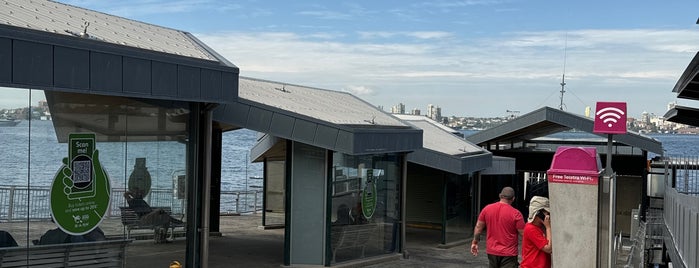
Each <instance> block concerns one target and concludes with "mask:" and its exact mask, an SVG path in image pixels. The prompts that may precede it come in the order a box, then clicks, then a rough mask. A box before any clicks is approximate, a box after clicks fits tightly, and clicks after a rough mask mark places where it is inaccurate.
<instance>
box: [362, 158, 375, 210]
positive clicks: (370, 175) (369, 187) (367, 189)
mask: <svg viewBox="0 0 699 268" xmlns="http://www.w3.org/2000/svg"><path fill="white" fill-rule="evenodd" d="M361 201H362V214H364V217H365V218H367V219H371V217H372V216H374V212H375V211H376V183H374V172H373V170H371V169H369V170H367V179H366V184H365V185H364V191H362V200H361Z"/></svg>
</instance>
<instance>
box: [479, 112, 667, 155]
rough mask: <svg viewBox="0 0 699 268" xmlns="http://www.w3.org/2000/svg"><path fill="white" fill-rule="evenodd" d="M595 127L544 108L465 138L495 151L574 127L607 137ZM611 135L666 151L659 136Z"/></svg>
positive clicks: (633, 144) (585, 120)
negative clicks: (594, 130)
mask: <svg viewBox="0 0 699 268" xmlns="http://www.w3.org/2000/svg"><path fill="white" fill-rule="evenodd" d="M593 128H594V121H593V120H591V119H589V118H586V117H583V116H580V115H576V114H572V113H570V112H566V111H562V110H559V109H555V108H551V107H543V108H540V109H537V110H535V111H532V112H530V113H527V114H525V115H522V116H520V117H517V118H515V119H513V120H510V121H508V122H505V123H503V124H501V125H498V126H495V127H493V128H490V129H486V130H483V131H480V132H478V133H475V134H473V135H471V136H468V137H466V140H468V141H470V142H473V143H475V144H478V145H480V146H484V147H485V148H487V149H490V150H493V148H496V149H497V146H495V147H492V146H491V145H497V144H508V145H509V144H516V143H520V142H532V141H535V140H536V139H537V138H541V137H545V136H547V135H550V134H554V133H558V132H563V131H568V130H573V129H575V130H578V131H583V132H586V133H590V134H593V135H596V136H600V137H607V134H599V133H594V132H593ZM612 137H613V140H614V141H615V142H618V143H621V144H624V145H627V146H631V147H636V148H640V149H641V150H644V151H649V152H652V153H656V154H660V155H662V154H663V147H662V143H661V142H660V141H658V140H656V139H653V138H650V137H647V136H644V135H641V134H637V133H633V132H627V133H626V134H619V135H613V136H612Z"/></svg>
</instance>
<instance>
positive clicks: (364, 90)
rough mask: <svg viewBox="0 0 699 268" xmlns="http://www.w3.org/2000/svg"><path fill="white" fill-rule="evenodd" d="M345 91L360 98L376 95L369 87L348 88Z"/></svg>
mask: <svg viewBox="0 0 699 268" xmlns="http://www.w3.org/2000/svg"><path fill="white" fill-rule="evenodd" d="M344 91H347V92H349V93H352V95H356V96H358V97H363V96H372V95H374V94H375V92H374V90H373V89H372V88H370V87H367V86H347V87H346V88H345V89H344Z"/></svg>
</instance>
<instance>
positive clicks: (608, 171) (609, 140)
mask: <svg viewBox="0 0 699 268" xmlns="http://www.w3.org/2000/svg"><path fill="white" fill-rule="evenodd" d="M612 136H613V134H607V168H606V169H605V173H606V177H607V178H608V180H609V183H608V185H605V186H607V187H608V189H607V190H608V193H609V219H608V222H607V224H608V227H607V228H608V231H607V241H605V242H606V243H607V267H608V268H612V267H614V265H613V264H614V262H613V258H612V257H613V255H614V254H613V251H614V250H613V249H612V243H613V241H614V210H615V209H614V207H615V200H614V199H615V198H616V196H615V194H614V192H615V191H616V189H615V187H614V184H615V180H614V171H613V170H612Z"/></svg>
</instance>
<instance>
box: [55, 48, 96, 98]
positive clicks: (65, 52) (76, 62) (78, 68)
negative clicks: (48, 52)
mask: <svg viewBox="0 0 699 268" xmlns="http://www.w3.org/2000/svg"><path fill="white" fill-rule="evenodd" d="M53 52H54V55H55V56H54V68H53V77H54V84H55V86H56V87H62V88H71V89H83V90H88V89H90V75H89V73H90V52H88V51H87V50H81V49H74V48H67V47H60V46H56V47H54V49H53Z"/></svg>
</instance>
